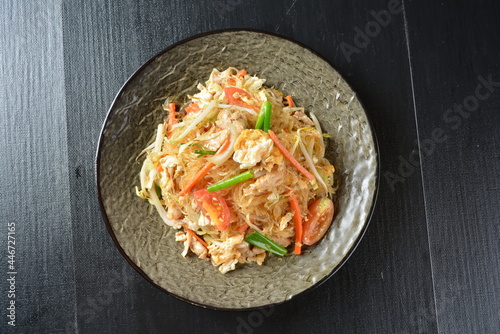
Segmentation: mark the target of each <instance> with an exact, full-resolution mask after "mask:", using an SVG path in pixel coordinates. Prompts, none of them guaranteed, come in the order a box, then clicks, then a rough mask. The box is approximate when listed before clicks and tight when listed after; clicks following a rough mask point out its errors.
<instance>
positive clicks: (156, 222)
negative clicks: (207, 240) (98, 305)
mask: <svg viewBox="0 0 500 334" xmlns="http://www.w3.org/2000/svg"><path fill="white" fill-rule="evenodd" d="M229 66H234V67H237V68H245V69H246V70H247V71H248V73H250V74H252V75H257V76H259V77H261V78H265V79H266V80H267V81H266V85H267V86H274V87H276V88H277V89H279V90H281V91H283V92H284V93H286V94H291V95H293V96H294V100H295V101H296V103H297V105H299V106H304V107H305V108H306V111H314V112H315V114H316V115H317V117H318V119H319V121H320V123H321V125H322V127H323V129H324V131H325V132H327V133H328V134H330V135H331V138H330V139H329V140H328V145H327V158H328V159H329V160H330V161H331V162H332V163H333V164H334V166H335V168H336V172H335V176H336V179H337V182H338V185H339V188H338V191H337V194H336V198H335V207H336V210H335V211H336V213H335V218H334V222H333V224H332V227H331V228H330V230H329V232H328V234H327V235H326V236H325V238H324V239H323V240H322V241H321V242H320V243H319V244H318V245H317V246H315V247H311V248H309V250H308V251H306V252H305V254H303V255H302V256H287V257H285V258H283V259H281V258H277V257H276V256H269V257H268V258H267V259H266V261H265V262H264V265H262V266H258V265H255V264H250V265H249V264H244V265H239V267H237V270H235V271H232V272H230V273H227V274H225V275H222V274H221V273H220V272H219V271H218V270H217V268H215V267H213V266H212V265H211V264H210V263H209V262H207V261H203V260H199V259H197V258H196V257H194V256H189V257H187V258H183V257H182V256H181V255H180V253H181V251H182V244H181V243H178V242H175V241H174V234H175V231H174V230H172V229H170V228H168V227H167V226H165V225H164V224H163V222H162V221H161V219H160V218H159V217H158V215H157V213H156V211H153V210H152V207H150V205H149V204H148V203H147V201H144V200H142V199H140V198H139V197H137V196H136V195H135V190H134V187H135V186H136V185H138V184H139V177H138V175H139V170H140V167H141V165H140V163H139V162H136V161H135V159H136V157H137V155H138V154H139V152H141V150H142V149H143V148H144V147H145V146H146V145H147V144H148V143H149V142H150V141H151V139H152V135H153V133H154V132H155V131H156V127H157V124H158V123H160V122H161V121H162V119H163V117H164V112H163V111H162V108H161V103H162V102H163V101H164V100H165V99H166V98H167V97H168V96H177V97H179V98H183V97H184V96H185V95H186V94H193V93H195V92H196V85H197V83H199V82H201V83H204V82H205V81H206V80H207V79H208V76H209V74H210V72H211V71H212V69H213V68H217V69H219V70H223V69H226V68H227V67H229ZM377 151H378V150H377V144H376V141H375V138H374V134H373V132H372V129H371V126H370V123H369V121H368V119H367V116H366V114H365V112H364V110H363V107H362V105H361V104H360V102H359V101H358V99H357V97H356V95H355V93H354V92H353V91H352V89H351V88H350V87H349V85H348V84H347V83H346V82H345V81H344V79H342V77H341V76H340V75H339V74H338V73H337V71H335V70H334V69H333V68H332V67H331V66H330V65H329V64H328V63H327V62H326V61H325V60H323V59H322V58H321V57H319V56H317V55H316V54H315V53H313V52H311V51H310V50H308V49H307V48H304V47H303V46H300V45H298V44H296V43H294V42H292V41H290V40H287V39H283V38H281V37H278V36H274V35H268V34H264V33H260V32H255V31H223V32H216V33H211V34H207V35H203V36H198V37H195V38H193V39H189V40H186V41H183V42H180V43H178V44H176V45H174V46H173V47H170V48H168V49H166V50H165V51H163V52H162V53H160V54H159V55H157V56H156V57H154V58H152V59H151V60H150V61H148V62H147V63H146V64H145V65H144V66H142V67H141V68H140V69H139V70H138V71H137V72H136V73H135V74H134V75H132V77H131V78H130V79H129V80H128V82H127V83H126V84H125V85H124V86H123V88H122V89H121V91H120V92H119V93H118V95H117V96H116V98H115V101H114V102H113V104H112V106H111V108H110V111H109V114H108V117H107V119H106V121H105V124H104V126H103V130H102V133H101V138H100V141H99V147H98V154H97V161H96V165H97V171H96V172H97V186H98V192H99V197H100V198H99V199H100V202H101V208H102V210H103V215H104V219H105V220H106V223H107V224H108V229H109V231H110V233H111V235H112V237H113V239H114V240H115V242H116V244H117V247H118V248H119V250H120V251H121V252H122V254H124V256H125V257H126V258H127V260H128V261H129V262H130V263H131V264H132V265H133V266H134V268H135V269H137V270H138V271H139V272H140V273H141V274H142V275H144V276H145V277H146V278H147V279H149V280H150V281H151V282H153V283H154V284H156V285H157V286H158V287H160V288H161V289H163V290H166V291H167V292H169V293H171V294H173V295H175V296H176V297H179V298H181V299H183V300H186V301H189V302H192V303H195V304H197V305H200V306H206V307H212V308H220V309H245V308H254V307H259V306H264V305H268V304H273V303H280V302H284V301H286V300H288V299H290V298H291V297H293V296H295V295H297V294H299V293H301V292H303V291H305V290H307V289H309V288H311V287H313V286H314V285H316V284H318V283H319V282H321V281H324V280H325V279H326V278H327V277H329V276H330V275H331V274H333V273H334V272H335V271H336V270H337V269H338V268H339V267H340V265H341V264H342V263H343V262H344V261H345V260H346V258H347V257H348V256H349V255H350V253H351V252H352V251H353V249H354V247H355V245H356V244H357V242H359V240H360V238H361V236H362V234H363V232H364V230H365V228H366V225H367V224H368V221H369V219H370V215H371V212H372V206H373V204H374V201H375V197H376V192H377V183H378V156H377V154H378V152H377ZM140 161H142V160H140Z"/></svg>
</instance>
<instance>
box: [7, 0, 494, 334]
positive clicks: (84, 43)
mask: <svg viewBox="0 0 500 334" xmlns="http://www.w3.org/2000/svg"><path fill="white" fill-rule="evenodd" d="M390 10H392V13H391V11H390ZM381 11H385V12H381ZM0 15H1V16H0V18H1V19H0V27H1V28H0V29H1V30H0V42H1V43H0V56H1V58H0V92H1V97H0V104H1V108H0V113H1V122H0V130H1V132H0V143H1V145H0V156H1V159H0V173H1V175H2V177H1V179H0V205H1V209H2V218H1V220H0V240H1V247H0V268H3V269H2V271H1V272H0V282H1V283H0V287H1V290H0V307H1V309H2V313H1V314H2V317H1V319H0V332H2V333H14V332H16V333H63V332H70V333H76V332H78V333H160V332H161V333H165V332H166V333H498V332H500V321H499V317H500V308H499V306H500V303H499V301H500V281H499V268H500V263H499V262H500V260H499V258H500V242H499V241H500V228H499V222H500V210H499V203H500V111H499V107H500V71H499V68H500V67H499V59H500V46H499V44H500V43H499V38H498V34H499V33H500V2H498V1H495V0H490V1H456V0H455V1H452V0H443V1H416V0H413V1H411V0H405V1H403V3H402V4H401V2H400V1H397V0H391V1H389V0H356V1H347V0H345V1H340V0H335V1H326V0H323V1H320V0H315V1H310V0H309V1H306V0H276V1H270V0H266V1H261V0H255V1H248V0H245V1H244V0H220V1H217V0H216V1H208V0H203V1H196V0H189V1H188V0H182V1H181V0H172V1H113V2H112V3H111V2H109V3H108V1H83V0H82V1H64V2H61V1H43V2H31V1H17V0H7V1H2V3H1V4H0ZM376 18H378V20H379V22H380V23H378V21H377V19H376ZM223 28H253V29H260V30H264V31H268V32H272V33H276V34H279V35H283V36H286V37H289V38H292V39H295V40H297V41H298V42H301V43H303V44H305V45H307V46H309V47H311V48H312V49H314V50H316V51H317V52H318V53H319V54H321V55H322V56H324V57H325V58H326V59H327V60H329V61H330V62H331V63H332V64H333V66H334V67H335V68H337V70H338V71H339V72H340V73H341V74H342V75H343V76H344V77H345V78H346V80H347V81H348V82H349V83H350V84H351V85H352V87H353V88H354V90H355V91H356V92H357V94H358V96H359V97H360V99H361V100H362V101H363V103H364V105H365V107H366V109H367V113H368V114H369V117H370V118H371V120H372V121H373V125H374V128H375V131H376V133H377V136H378V140H379V145H380V156H381V183H380V190H379V197H378V203H377V206H376V208H375V212H374V216H373V218H372V221H371V224H370V226H369V228H368V230H367V233H366V235H365V237H364V239H363V240H362V242H361V244H360V245H359V247H358V248H357V250H356V251H355V252H354V254H353V255H352V257H351V258H350V259H349V261H347V263H346V264H345V265H344V266H343V267H342V268H341V269H340V271H339V272H338V273H337V274H336V275H334V277H332V278H331V279H330V280H328V281H327V282H326V283H324V284H323V285H321V286H320V287H318V288H317V289H315V290H313V291H312V292H310V293H307V294H305V295H303V296H300V297H298V298H295V299H293V300H292V301H290V302H287V303H285V304H283V305H279V306H276V307H274V308H266V309H263V310H261V311H253V312H221V311H213V310H206V309H202V308H199V307H196V306H192V305H189V304H187V303H184V302H182V301H179V300H177V299H175V298H173V297H170V296H169V295H167V294H165V293H163V292H161V291H160V290H158V289H157V288H155V287H154V286H153V285H151V284H150V283H148V282H147V281H146V280H145V279H144V278H142V277H141V276H140V275H139V274H138V273H136V272H135V271H134V270H133V269H132V268H131V267H130V266H129V265H128V264H127V262H126V261H125V260H124V258H123V257H122V256H121V255H120V253H119V252H118V251H117V250H116V249H115V247H114V245H113V242H112V240H111V237H110V236H109V234H108V232H107V231H106V228H105V225H104V222H103V220H102V217H101V215H100V212H99V208H98V201H97V196H96V189H95V183H94V173H95V172H94V157H95V150H96V145H97V140H98V136H99V132H100V129H101V125H102V122H103V120H104V118H105V115H106V112H107V109H108V107H109V106H110V104H111V101H112V100H113V98H114V96H115V94H116V93H117V91H118V90H119V88H120V87H121V85H122V84H123V82H124V81H125V80H126V79H127V78H128V76H130V75H131V74H132V73H133V71H134V70H135V69H136V68H137V67H139V66H140V65H141V64H142V63H143V62H145V61H146V60H147V59H148V58H150V57H152V56H153V55H155V54H156V53H157V52H159V51H161V50H162V49H164V48H165V47H167V46H169V45H170V44H172V43H174V42H177V41H179V40H181V39H183V38H187V37H190V36H192V35H194V34H198V33H203V32H207V31H211V30H216V29H223ZM360 31H365V33H360ZM363 35H364V37H363ZM482 80H483V81H484V80H485V81H486V82H487V81H490V82H491V81H493V83H492V84H491V83H490V84H489V86H488V87H486V86H485V85H484V83H482V82H483V81H482ZM12 223H14V224H15V228H16V234H15V238H16V245H15V247H16V248H15V251H16V257H15V261H16V262H15V268H16V270H17V275H16V297H15V302H16V304H15V305H16V327H11V326H9V325H8V323H7V322H8V320H9V319H8V318H7V316H6V315H7V310H6V308H7V306H8V302H9V301H10V300H11V299H9V298H8V290H9V284H8V283H7V278H8V274H7V272H8V263H7V261H8V258H7V255H8V254H7V232H8V227H7V226H8V224H12Z"/></svg>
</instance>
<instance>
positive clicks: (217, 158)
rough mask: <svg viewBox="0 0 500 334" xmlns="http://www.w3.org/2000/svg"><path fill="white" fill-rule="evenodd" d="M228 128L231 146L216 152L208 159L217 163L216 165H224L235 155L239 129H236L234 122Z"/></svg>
mask: <svg viewBox="0 0 500 334" xmlns="http://www.w3.org/2000/svg"><path fill="white" fill-rule="evenodd" d="M227 128H228V130H229V147H228V148H227V149H226V151H224V152H223V153H221V154H216V155H214V156H212V157H210V158H207V160H208V161H210V162H211V163H213V164H215V165H216V166H219V165H222V164H223V163H224V162H226V161H227V159H229V158H230V157H231V155H233V152H234V143H235V142H236V138H238V135H239V134H238V131H237V130H236V128H235V126H234V125H233V124H228V125H227Z"/></svg>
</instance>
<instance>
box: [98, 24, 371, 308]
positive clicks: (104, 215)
mask: <svg viewBox="0 0 500 334" xmlns="http://www.w3.org/2000/svg"><path fill="white" fill-rule="evenodd" d="M227 32H252V33H259V34H263V35H269V36H273V37H276V38H280V39H284V40H286V41H288V42H291V43H294V44H296V45H298V46H300V47H301V48H304V49H306V50H308V51H310V52H311V53H312V54H313V55H315V56H316V57H318V58H320V59H322V60H323V61H325V62H326V63H327V64H328V65H329V66H330V67H331V68H332V69H334V70H335V71H336V72H337V73H339V75H340V76H341V77H342V80H344V81H345V83H346V84H347V86H348V87H349V88H350V89H351V90H352V91H353V92H355V90H354V89H353V88H352V87H351V85H350V84H349V82H347V81H346V80H345V78H344V76H343V75H341V73H340V72H339V71H338V70H337V68H336V67H334V66H333V65H332V63H331V62H330V61H329V60H327V59H326V58H325V57H323V56H322V55H321V54H319V53H318V52H316V51H315V50H313V49H312V48H311V47H309V46H307V45H305V44H302V43H301V42H298V41H296V40H294V39H292V38H290V37H287V36H283V35H280V34H277V33H275V32H269V31H264V30H259V29H248V28H228V29H218V30H210V31H206V32H202V33H198V34H195V35H192V36H189V37H187V38H183V39H181V40H178V41H176V42H174V43H173V44H170V45H169V46H167V47H166V48H164V49H162V50H160V51H159V52H157V53H156V54H154V55H153V56H152V57H150V58H148V59H147V60H146V61H145V62H144V63H143V64H142V65H141V66H140V67H139V68H137V69H136V70H135V71H134V72H133V73H132V74H131V75H130V76H129V77H128V78H127V79H126V80H125V82H124V83H123V84H122V86H121V87H120V89H119V90H118V92H117V93H116V95H115V97H114V98H113V101H112V102H111V105H110V107H109V108H108V111H107V113H106V117H105V118H104V121H103V123H102V126H101V130H100V132H99V140H98V142H97V151H96V155H95V159H94V169H95V174H94V175H95V177H94V182H95V184H94V185H95V186H96V188H97V197H98V201H99V209H100V212H101V215H102V218H103V220H104V223H105V225H106V229H107V230H108V233H109V234H110V236H111V238H112V239H113V243H114V245H115V247H116V249H118V251H119V252H120V254H121V255H122V256H123V257H124V258H125V260H126V261H127V262H128V263H129V264H130V265H131V266H132V268H134V269H135V271H137V272H138V273H139V274H140V275H141V276H142V277H144V278H145V279H146V280H147V281H148V282H149V283H151V284H152V285H153V286H155V287H156V288H158V289H160V290H161V291H162V292H165V293H167V294H168V295H170V296H172V297H174V298H176V299H178V300H181V301H183V302H186V303H188V304H191V305H195V306H198V307H201V308H205V309H212V310H216V311H254V310H260V309H262V308H265V307H271V306H272V307H275V306H277V305H281V304H284V303H286V302H289V301H291V300H292V299H296V298H299V297H300V296H302V295H304V294H306V293H310V292H311V291H313V290H314V289H316V288H318V287H319V286H320V285H322V284H323V283H325V282H326V281H327V280H329V279H330V278H331V277H332V276H333V275H335V274H336V273H337V272H338V271H339V270H340V268H342V267H343V266H344V264H345V263H346V262H347V260H348V259H349V258H350V257H351V255H352V254H353V253H354V251H355V250H356V248H357V247H358V246H359V244H360V242H361V239H363V237H364V235H365V233H366V230H367V229H368V226H369V225H370V222H371V220H372V218H373V214H374V211H375V206H376V203H377V199H378V192H379V187H380V149H379V144H378V138H377V135H376V132H375V129H374V127H373V122H372V120H371V119H370V116H369V115H368V114H367V113H366V108H365V107H364V104H363V103H362V102H361V100H360V98H359V96H357V95H356V97H357V99H358V102H359V104H360V105H361V107H362V109H363V112H364V114H365V116H366V119H367V123H368V125H369V127H370V130H371V134H372V139H373V144H374V150H375V160H376V163H377V166H376V171H375V189H374V192H373V199H372V203H371V206H370V210H369V212H368V215H367V217H366V219H365V223H364V225H363V227H362V228H361V230H360V232H359V234H358V236H357V238H356V239H355V240H354V242H353V244H352V246H351V248H350V249H349V250H348V251H347V253H346V255H345V256H344V257H343V258H342V260H341V261H340V262H339V263H338V264H337V265H336V266H335V268H333V270H332V271H331V272H330V273H328V274H327V275H325V276H324V277H323V278H321V279H320V280H319V281H317V282H316V283H314V284H313V285H312V286H310V287H308V288H306V289H305V290H303V291H301V292H299V293H297V294H294V295H293V296H291V297H290V298H287V299H285V300H283V301H280V302H275V303H269V304H266V305H261V306H251V307H243V308H227V307H219V306H214V305H208V304H203V303H199V302H195V301H192V300H189V299H187V298H184V297H182V296H179V295H177V294H175V293H173V292H170V291H168V290H167V289H165V288H164V287H161V286H160V285H158V284H157V283H155V282H154V281H153V280H152V279H151V278H150V277H149V276H148V275H147V274H146V273H145V272H144V271H143V270H142V269H141V268H140V267H139V266H138V265H137V264H136V263H135V262H134V261H132V259H131V258H130V257H129V256H128V255H127V254H126V252H125V250H124V249H123V248H122V246H121V245H120V243H119V242H118V239H117V237H116V235H115V233H114V231H113V228H112V226H111V223H110V221H109V218H108V215H107V213H106V210H105V207H104V201H103V196H102V193H101V187H100V186H99V184H100V181H101V173H100V159H101V152H102V145H103V142H104V138H103V137H104V132H105V130H106V125H107V124H108V121H109V118H110V116H111V112H112V111H113V109H114V107H115V105H116V103H117V100H118V98H119V97H120V95H121V93H122V92H123V91H124V89H125V88H126V87H127V86H128V85H129V84H130V83H131V82H132V81H133V80H134V79H135V77H136V76H138V75H139V73H140V72H141V71H142V70H143V69H144V68H146V67H147V66H148V65H149V64H150V63H152V62H153V61H154V60H155V59H156V58H158V57H159V56H161V55H163V54H164V53H166V52H169V51H170V50H172V49H174V48H176V47H178V46H180V45H182V44H185V43H187V42H189V41H192V40H195V39H198V38H202V37H206V36H210V35H217V34H221V33H227Z"/></svg>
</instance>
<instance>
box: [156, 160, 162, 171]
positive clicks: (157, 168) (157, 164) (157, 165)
mask: <svg viewBox="0 0 500 334" xmlns="http://www.w3.org/2000/svg"><path fill="white" fill-rule="evenodd" d="M156 170H157V171H158V172H163V166H162V165H161V162H159V161H158V162H157V163H156Z"/></svg>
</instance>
